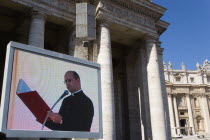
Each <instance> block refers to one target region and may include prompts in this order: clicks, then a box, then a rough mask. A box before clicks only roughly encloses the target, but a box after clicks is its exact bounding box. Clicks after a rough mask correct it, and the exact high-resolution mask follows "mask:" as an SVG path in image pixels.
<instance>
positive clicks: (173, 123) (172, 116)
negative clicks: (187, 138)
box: [168, 93, 176, 137]
mask: <svg viewBox="0 0 210 140" xmlns="http://www.w3.org/2000/svg"><path fill="white" fill-rule="evenodd" d="M172 96H173V95H172V94H171V93H169V94H168V107H169V115H170V123H171V134H172V136H173V137H174V136H176V130H175V119H174V109H173V100H172Z"/></svg>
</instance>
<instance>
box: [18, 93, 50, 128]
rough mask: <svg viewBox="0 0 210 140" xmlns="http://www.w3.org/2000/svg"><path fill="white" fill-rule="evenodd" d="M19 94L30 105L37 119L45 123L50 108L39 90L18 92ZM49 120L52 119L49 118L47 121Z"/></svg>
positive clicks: (29, 107)
mask: <svg viewBox="0 0 210 140" xmlns="http://www.w3.org/2000/svg"><path fill="white" fill-rule="evenodd" d="M17 95H18V96H19V98H20V99H21V100H22V101H23V103H24V104H25V105H26V106H27V107H28V109H29V110H30V111H31V112H32V113H33V115H34V116H35V117H36V119H37V120H38V121H39V122H40V123H42V124H43V123H44V120H45V118H46V116H47V113H48V111H50V108H49V106H48V105H47V104H46V103H45V101H44V100H43V99H42V97H41V96H40V95H39V94H38V93H37V91H29V92H24V93H17ZM49 120H51V119H50V118H48V120H47V121H49Z"/></svg>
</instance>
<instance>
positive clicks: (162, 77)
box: [157, 41, 171, 139]
mask: <svg viewBox="0 0 210 140" xmlns="http://www.w3.org/2000/svg"><path fill="white" fill-rule="evenodd" d="M161 43H162V42H160V41H158V42H157V49H158V61H159V62H158V64H159V72H160V80H161V89H162V96H163V106H164V111H165V124H166V134H167V139H171V126H170V119H169V109H168V99H167V98H168V97H167V92H166V83H165V75H164V65H163V57H162V55H163V51H164V49H163V48H161Z"/></svg>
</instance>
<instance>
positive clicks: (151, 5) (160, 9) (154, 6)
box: [130, 0, 166, 18]
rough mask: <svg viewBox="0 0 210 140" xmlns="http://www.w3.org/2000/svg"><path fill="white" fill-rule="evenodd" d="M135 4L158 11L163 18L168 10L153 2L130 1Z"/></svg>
mask: <svg viewBox="0 0 210 140" xmlns="http://www.w3.org/2000/svg"><path fill="white" fill-rule="evenodd" d="M130 1H132V2H134V3H137V4H139V5H142V6H144V7H148V8H150V9H151V10H154V11H157V12H158V15H159V16H160V17H161V16H162V15H161V14H163V13H164V12H165V11H166V8H164V7H162V6H159V5H157V4H155V3H153V2H150V1H147V0H130ZM160 17H159V18H160Z"/></svg>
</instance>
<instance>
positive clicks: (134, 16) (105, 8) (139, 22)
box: [96, 0, 157, 37]
mask: <svg viewBox="0 0 210 140" xmlns="http://www.w3.org/2000/svg"><path fill="white" fill-rule="evenodd" d="M128 7H129V6H128ZM96 18H97V19H99V20H103V19H106V20H109V21H110V22H111V23H117V24H121V25H123V26H127V27H130V28H132V29H135V30H138V31H141V32H143V33H147V34H148V35H150V36H155V37H156V36H157V31H156V28H155V20H154V19H152V18H150V17H146V16H144V15H141V14H139V13H136V12H134V11H131V10H129V9H127V8H123V7H121V6H119V5H117V4H115V3H112V2H111V1H108V0H101V1H100V2H99V4H98V6H97V8H96Z"/></svg>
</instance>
